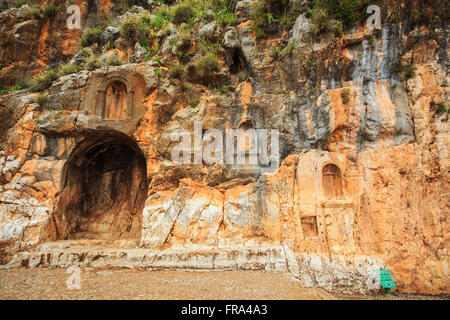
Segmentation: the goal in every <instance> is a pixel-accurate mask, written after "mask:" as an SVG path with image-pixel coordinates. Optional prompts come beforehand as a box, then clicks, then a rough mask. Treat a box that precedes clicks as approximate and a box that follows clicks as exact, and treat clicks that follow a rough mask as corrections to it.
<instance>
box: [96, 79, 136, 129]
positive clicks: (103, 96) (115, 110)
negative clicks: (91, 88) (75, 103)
mask: <svg viewBox="0 0 450 320" xmlns="http://www.w3.org/2000/svg"><path fill="white" fill-rule="evenodd" d="M133 94H134V90H133V86H132V84H131V82H130V81H129V80H128V79H127V78H125V77H123V76H113V77H109V78H108V79H106V81H105V82H104V83H103V84H102V86H101V87H100V88H99V90H98V92H97V99H96V101H97V103H96V109H95V115H96V116H97V117H101V118H102V119H104V120H125V119H126V118H128V119H129V118H132V117H133Z"/></svg>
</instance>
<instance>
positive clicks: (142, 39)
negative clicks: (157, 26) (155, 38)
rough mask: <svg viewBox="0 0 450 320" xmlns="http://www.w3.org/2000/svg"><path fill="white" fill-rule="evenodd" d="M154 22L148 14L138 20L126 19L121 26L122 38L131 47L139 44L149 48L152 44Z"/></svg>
mask: <svg viewBox="0 0 450 320" xmlns="http://www.w3.org/2000/svg"><path fill="white" fill-rule="evenodd" d="M154 20H155V19H154ZM154 20H152V19H151V18H150V16H149V15H148V14H144V15H141V16H140V17H137V18H136V17H129V18H126V19H124V20H123V21H122V24H121V25H120V37H121V38H122V39H124V40H125V41H126V42H128V44H130V45H133V44H135V43H136V42H139V43H140V44H141V45H142V46H148V45H149V43H150V41H149V39H150V34H151V30H150V29H151V28H152V25H153V22H154Z"/></svg>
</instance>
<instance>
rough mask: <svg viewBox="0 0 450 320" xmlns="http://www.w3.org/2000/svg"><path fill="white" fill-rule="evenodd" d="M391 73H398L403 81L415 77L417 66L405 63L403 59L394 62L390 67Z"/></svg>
mask: <svg viewBox="0 0 450 320" xmlns="http://www.w3.org/2000/svg"><path fill="white" fill-rule="evenodd" d="M390 71H391V73H393V74H397V75H398V76H400V77H401V79H402V80H403V81H407V80H409V79H411V78H414V76H415V75H416V67H414V66H413V65H410V64H408V65H403V64H402V63H401V61H397V62H394V63H393V64H392V65H391V68H390Z"/></svg>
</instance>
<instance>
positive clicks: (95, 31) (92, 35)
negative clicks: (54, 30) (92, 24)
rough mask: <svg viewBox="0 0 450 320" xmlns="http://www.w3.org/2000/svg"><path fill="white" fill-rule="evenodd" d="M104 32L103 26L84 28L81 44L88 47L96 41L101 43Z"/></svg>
mask: <svg viewBox="0 0 450 320" xmlns="http://www.w3.org/2000/svg"><path fill="white" fill-rule="evenodd" d="M102 33H103V28H101V27H96V28H87V29H86V30H84V32H83V35H82V36H81V42H80V44H81V46H82V47H88V46H91V45H93V44H94V43H99V42H100V36H101V35H102Z"/></svg>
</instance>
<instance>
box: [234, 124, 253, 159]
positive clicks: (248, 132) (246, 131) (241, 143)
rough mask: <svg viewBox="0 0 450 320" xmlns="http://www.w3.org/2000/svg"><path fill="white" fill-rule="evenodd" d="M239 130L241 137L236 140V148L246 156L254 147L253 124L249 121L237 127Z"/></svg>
mask: <svg viewBox="0 0 450 320" xmlns="http://www.w3.org/2000/svg"><path fill="white" fill-rule="evenodd" d="M239 130H242V131H241V132H242V134H243V136H242V137H241V139H237V142H238V145H237V147H238V149H239V150H241V151H245V153H246V154H248V153H249V152H250V150H252V149H253V148H255V147H256V131H255V130H254V129H253V124H252V123H251V122H250V121H246V122H244V123H242V124H241V125H240V126H239Z"/></svg>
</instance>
